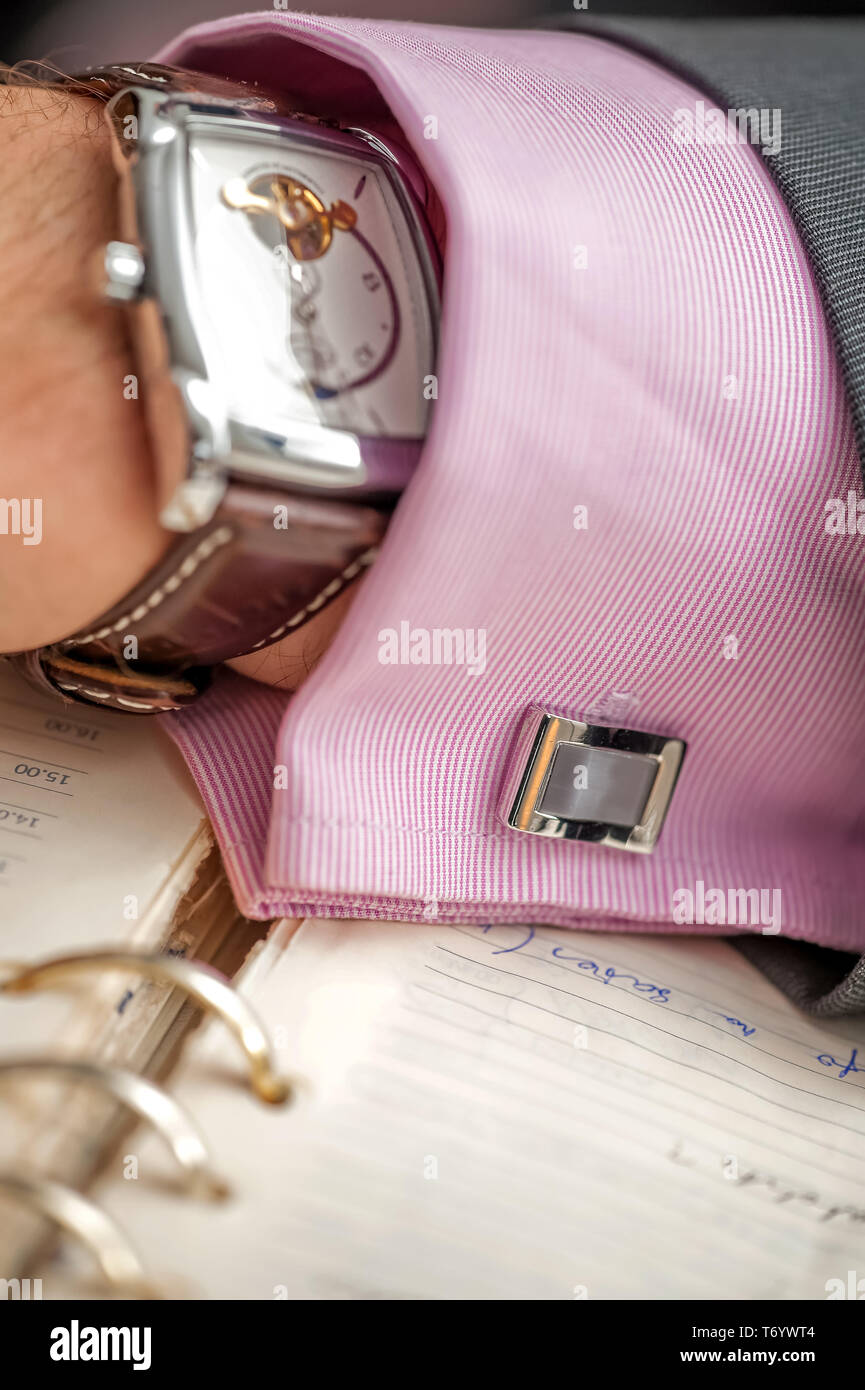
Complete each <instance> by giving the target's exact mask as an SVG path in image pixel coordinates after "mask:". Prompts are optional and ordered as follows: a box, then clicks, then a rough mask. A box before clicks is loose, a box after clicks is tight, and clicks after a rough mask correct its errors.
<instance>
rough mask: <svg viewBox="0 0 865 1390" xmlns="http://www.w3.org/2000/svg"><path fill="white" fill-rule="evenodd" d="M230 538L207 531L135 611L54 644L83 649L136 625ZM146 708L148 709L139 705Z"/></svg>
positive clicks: (228, 533) (222, 530)
mask: <svg viewBox="0 0 865 1390" xmlns="http://www.w3.org/2000/svg"><path fill="white" fill-rule="evenodd" d="M233 537H234V532H233V530H232V529H231V527H230V526H220V527H219V528H218V529H217V530H216V531H211V533H210V535H209V536H205V537H204V540H203V541H201V542H200V543H199V544H198V545H197V546H196V547H195V549H194V550H193V551H192V552H191V554H189V555H187V556H186V558H185V559H184V560H183V561H182V562H181V564H180V565H179V566H178V568H177V569H176V570H175V572H174V574H172V575H171V576H170V577H169V578H168V579H166V580H165V581H164V582H163V584H162V585H161V586H160V587H159V588H158V589H154V590H153V593H152V594H149V595H148V596H147V598H146V599H145V600H144V602H143V603H140V604H139V605H138V607H137V608H133V610H132V611H131V612H130V613H124V615H123V617H122V618H118V619H117V621H116V622H114V623H111V625H110V626H109V627H100V628H99V629H97V631H95V632H88V633H87V635H86V636H85V637H68V638H67V639H66V640H65V641H63V642H58V644H57V645H58V646H59V647H83V646H85V645H86V644H87V643H88V642H101V641H102V640H103V638H105V637H109V636H110V635H111V633H112V632H121V631H122V630H123V628H125V627H126V624H127V623H129V622H139V621H140V619H141V618H143V617H144V616H145V614H147V613H148V612H152V611H153V609H154V608H158V607H159V605H160V604H161V603H163V602H164V600H165V599H166V597H167V596H168V594H173V593H174V591H175V590H176V589H179V588H180V585H181V584H182V582H183V580H184V579H189V578H190V576H191V575H193V574H194V573H195V571H196V570H197V569H198V568H199V567H200V566H201V565H203V564H204V561H205V560H209V559H210V557H211V555H212V554H213V553H214V551H216V550H219V549H220V548H221V547H222V546H223V545H227V544H228V542H229V541H230V540H232V539H233ZM143 708H149V706H143Z"/></svg>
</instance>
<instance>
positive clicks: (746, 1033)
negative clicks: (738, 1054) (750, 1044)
mask: <svg viewBox="0 0 865 1390" xmlns="http://www.w3.org/2000/svg"><path fill="white" fill-rule="evenodd" d="M718 1017H719V1018H722V1019H723V1020H724V1022H725V1023H731V1024H732V1025H733V1027H734V1028H741V1030H742V1037H743V1038H753V1036H754V1034H755V1033H756V1031H757V1029H756V1028H754V1027H750V1028H749V1026H748V1024H747V1023H743V1022H742V1020H741V1018H733V1016H732V1014H718Z"/></svg>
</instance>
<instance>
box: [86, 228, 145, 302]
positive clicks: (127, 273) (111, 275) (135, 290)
mask: <svg viewBox="0 0 865 1390" xmlns="http://www.w3.org/2000/svg"><path fill="white" fill-rule="evenodd" d="M144 271H145V265H144V257H143V255H142V254H141V252H140V251H139V249H138V247H137V246H134V245H132V243H131V242H128V241H109V243H108V245H107V246H106V247H105V250H104V251H100V252H99V258H98V263H97V275H98V280H99V285H98V288H99V291H100V293H101V294H102V295H103V297H104V298H105V299H108V300H110V301H112V302H114V303H126V304H128V303H130V302H132V301H133V300H136V299H139V298H141V289H142V285H143V284H144Z"/></svg>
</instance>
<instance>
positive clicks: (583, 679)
mask: <svg viewBox="0 0 865 1390" xmlns="http://www.w3.org/2000/svg"><path fill="white" fill-rule="evenodd" d="M162 56H163V57H170V58H171V60H173V61H181V62H183V63H185V64H187V65H188V66H192V67H200V68H208V69H213V70H218V71H220V72H223V73H225V74H227V75H237V76H243V77H255V78H257V79H258V80H260V81H262V82H265V83H269V84H273V83H276V84H279V85H280V86H282V87H284V88H286V89H287V90H289V91H291V92H293V93H295V94H297V95H298V96H299V97H306V98H308V99H310V100H312V99H315V98H316V94H318V103H319V105H320V104H321V99H322V98H321V93H322V92H326V93H327V94H328V98H329V100H331V101H332V102H333V103H334V109H335V110H337V109H338V108H339V106H340V105H341V106H342V108H343V109H344V110H345V111H346V112H349V111H350V112H351V113H352V115H353V116H354V117H355V118H356V119H357V120H358V123H362V122H363V120H364V119H367V120H370V121H374V120H375V119H383V118H384V117H385V115H386V113H387V112H388V111H389V112H391V113H392V114H393V117H395V119H396V120H397V122H398V123H399V125H400V127H401V129H402V132H403V136H404V138H405V140H406V142H407V143H408V144H409V145H410V146H411V147H412V148H413V150H414V152H415V154H416V155H417V157H418V159H419V161H420V162H421V164H422V165H423V167H424V168H425V169H426V171H427V173H428V174H429V176H430V177H431V178H432V180H433V181H434V183H435V185H436V187H437V189H438V193H439V195H440V197H441V199H442V202H443V205H444V208H445V211H446V215H447V221H448V251H447V262H446V278H445V292H444V307H443V320H442V339H441V351H440V358H439V363H438V401H437V404H436V407H435V411H434V416H433V424H432V430H431V434H430V436H429V439H428V442H427V445H426V448H425V451H424V455H423V459H422V463H421V466H420V470H419V472H418V474H417V476H416V477H415V479H414V480H413V482H412V483H411V485H410V487H409V489H408V492H407V493H406V495H405V496H404V497H403V499H402V501H401V503H400V506H399V508H398V511H397V515H396V518H395V521H394V523H393V526H392V528H391V530H390V532H389V534H388V536H387V539H386V543H385V545H384V548H383V551H382V554H381V556H380V558H379V560H378V561H377V563H376V565H375V566H374V568H373V570H372V572H371V574H370V576H369V577H368V579H367V580H366V582H365V585H364V588H363V591H362V593H361V594H360V596H359V598H358V601H357V602H356V604H355V605H354V607H353V609H352V612H351V614H350V617H349V620H348V621H347V623H346V624H345V626H344V627H343V629H342V630H341V631H340V633H339V635H338V637H337V639H336V641H335V643H334V645H333V647H332V648H331V650H330V651H329V653H328V654H327V655H326V657H325V658H324V660H323V661H322V663H321V664H320V666H319V667H318V668H317V669H316V670H315V672H314V673H313V675H312V677H311V678H310V679H309V680H308V682H307V683H306V684H305V685H304V687H303V688H302V689H301V691H300V693H299V694H298V695H297V696H295V697H294V698H292V699H288V698H287V697H286V696H285V695H281V694H279V693H277V692H274V691H272V690H269V689H265V688H262V687H257V686H255V685H254V684H252V683H250V682H247V681H245V680H243V679H241V678H240V677H237V676H234V675H232V674H230V673H225V674H224V676H223V677H222V678H221V679H220V680H219V681H218V682H217V685H216V688H215V689H214V691H213V692H212V693H211V694H210V695H208V696H207V697H206V698H205V699H204V700H203V701H202V702H201V704H200V706H199V707H198V708H196V709H194V710H192V711H190V712H188V713H186V714H184V715H182V716H177V717H175V716H169V717H168V720H167V722H168V723H169V726H170V729H171V732H172V734H173V736H174V738H175V739H176V740H177V742H178V744H179V745H180V747H181V749H182V750H183V752H184V754H185V756H186V758H187V760H188V762H189V764H190V766H191V768H192V769H193V772H194V774H195V776H196V778H197V780H198V782H199V785H200V787H201V789H202V792H203V794H204V796H205V799H206V802H207V805H208V807H209V810H210V813H211V815H212V817H213V822H214V826H215V828H216V831H217V834H218V836H219V839H220V841H221V844H222V847H223V849H224V852H225V856H226V860H227V863H228V866H229V870H230V873H231V875H232V879H233V883H234V887H235V890H236V892H237V895H238V899H239V901H240V903H241V905H242V907H243V908H244V909H245V910H246V911H247V912H249V913H250V914H252V915H262V916H268V915H271V914H278V913H285V914H294V915H299V914H306V913H314V914H317V915H327V916H341V915H343V916H345V915H347V916H352V917H363V916H375V917H393V918H400V919H406V920H449V919H458V920H461V921H469V922H481V921H484V922H485V921H495V922H507V921H544V922H549V923H554V924H558V925H562V926H571V925H577V924H580V925H582V926H589V927H596V928H616V929H620V930H621V929H625V930H659V929H661V930H664V929H668V928H669V929H670V930H676V929H677V928H675V927H674V925H673V920H672V903H673V898H674V894H675V893H676V891H677V889H680V888H687V889H690V890H692V891H693V890H694V888H695V885H696V884H697V883H698V882H699V883H702V884H704V885H706V887H707V888H708V887H709V886H714V885H719V886H723V887H724V888H725V889H726V888H728V887H729V886H730V885H736V886H739V887H741V888H743V889H752V888H756V889H769V890H779V891H780V892H781V895H782V902H783V925H782V928H781V929H782V931H783V932H784V933H785V934H789V935H793V936H800V937H805V938H808V939H810V940H818V941H822V942H825V943H828V944H832V945H836V946H844V947H848V948H851V949H854V948H856V947H859V948H861V947H862V946H863V945H865V937H863V928H862V926H861V921H862V913H861V903H862V900H863V892H865V850H863V845H862V837H861V834H860V836H859V843H858V844H857V842H856V838H855V832H856V831H857V829H858V830H861V825H862V817H863V810H865V779H863V778H862V777H861V776H860V775H859V767H858V763H857V761H856V760H855V759H853V758H851V749H853V750H855V749H859V748H861V747H862V746H863V735H865V702H863V700H862V686H863V670H862V667H863V661H865V644H863V642H862V641H861V629H862V616H863V609H865V602H863V600H865V590H863V578H865V568H863V553H865V552H863V549H862V543H861V539H860V538H858V537H857V536H838V535H832V534H828V533H827V530H826V526H825V517H826V503H827V501H828V500H829V499H832V498H836V499H846V498H847V496H848V492H849V491H850V490H857V489H858V486H859V484H858V465H857V459H856V454H855V451H854V445H853V438H852V431H851V424H850V419H849V415H848V410H847V406H846V403H845V398H844V394H843V390H842V386H841V382H840V376H839V371H838V367H837V364H836V361H835V358H834V356H833V352H832V349H831V346H830V342H829V338H828V332H827V328H826V324H825V320H824V316H823V311H822V309H821V306H820V302H819V298H818V295H817V292H816V289H815V285H814V281H813V278H812V275H811V271H810V269H809V266H808V263H807V261H806V259H805V256H804V253H803V251H802V249H801V247H800V245H799V242H798V239H797V236H796V233H795V231H794V229H793V226H792V224H791V221H790V218H789V215H788V213H787V211H786V209H785V207H784V204H783V202H782V200H781V198H780V196H779V194H778V193H777V191H776V190H775V187H774V185H773V183H772V181H771V178H770V176H769V174H768V171H767V169H766V167H765V164H764V163H763V160H762V158H761V156H760V154H759V153H758V152H757V151H756V150H755V149H753V148H751V147H750V146H748V145H745V144H730V143H699V142H691V143H680V142H679V141H678V140H677V138H676V131H677V118H676V115H675V113H676V112H677V111H681V110H683V109H687V110H690V111H693V110H694V108H695V103H696V102H697V101H699V100H700V99H701V94H700V93H699V92H697V91H695V90H694V89H692V88H691V87H689V86H688V85H687V84H686V83H684V82H683V81H682V80H681V79H679V78H678V77H675V76H673V75H671V74H670V73H668V72H666V71H663V70H662V69H661V68H659V67H657V66H655V65H654V64H652V63H650V62H649V61H647V60H646V59H645V58H643V57H640V56H637V55H636V54H634V53H632V52H629V51H628V50H626V49H624V48H620V47H617V46H615V45H613V44H611V43H608V42H606V41H604V40H600V39H597V38H591V37H584V36H577V35H575V34H562V33H550V32H525V31H512V32H508V31H481V30H459V29H449V28H439V27H432V26H425V25H416V24H398V23H383V22H359V21H353V20H339V19H329V18H328V19H325V18H317V17H310V16H301V15H290V14H275V15H254V16H247V17H244V18H241V19H237V20H231V21H223V22H220V23H216V24H212V25H208V26H205V27H203V28H199V29H196V30H193V31H191V32H190V33H189V34H187V35H185V36H184V37H183V38H182V39H181V40H180V41H179V42H178V43H177V44H176V45H174V46H173V48H172V50H171V52H170V54H163V55H162ZM429 117H434V118H435V119H434V121H433V122H432V123H430V121H429V119H428V118H429ZM430 130H434V131H435V136H434V138H427V136H428V133H429V131H430ZM580 508H584V509H585V511H584V512H581V511H578V510H577V509H580ZM436 630H438V631H445V630H448V631H456V632H459V633H462V634H463V651H464V656H465V659H464V660H463V661H462V662H456V661H452V662H441V661H440V662H439V663H438V664H436V663H434V662H433V661H429V662H426V661H424V660H423V659H422V657H423V643H422V642H421V641H420V640H417V641H415V642H414V643H413V637H412V635H413V634H416V633H419V632H420V633H422V632H424V631H425V632H427V633H433V632H435V631H436ZM383 634H384V635H383ZM388 634H392V635H393V636H392V637H391V636H389V635H388ZM730 639H733V641H732V642H731V641H730ZM394 642H395V643H396V645H395V646H394ZM388 651H389V652H390V653H391V655H395V657H396V659H395V660H393V661H392V660H390V659H388V657H387V653H388ZM412 652H414V654H415V656H416V657H418V658H419V659H418V660H416V661H415V660H412ZM469 657H473V659H472V660H470V659H469ZM532 704H540V705H543V706H545V707H548V708H549V709H551V710H554V711H555V712H556V713H560V714H565V715H568V716H572V717H577V718H583V717H586V718H589V719H590V720H591V721H592V722H595V723H607V724H616V723H621V724H623V725H625V726H627V727H633V728H638V729H645V730H647V731H649V732H653V733H661V734H667V735H670V736H673V737H678V738H682V739H685V740H686V741H687V744H688V753H687V757H686V760H685V763H684V767H683V771H682V774H681V777H680V779H679V784H678V786H677V788H676V791H675V794H674V796H673V800H672V803H671V806H670V810H669V813H668V816H667V821H666V824H665V828H664V831H663V834H662V836H661V839H660V841H659V843H658V846H657V848H656V849H655V851H654V852H653V853H652V854H651V855H647V856H640V855H629V854H623V853H621V852H617V851H616V850H612V849H606V848H603V847H600V846H596V845H591V844H575V843H568V842H563V841H555V840H542V839H536V838H533V837H529V836H525V835H522V834H520V833H519V832H516V831H513V830H509V829H507V828H506V827H505V826H504V825H503V824H502V823H501V822H500V821H499V820H498V818H497V816H496V805H497V802H498V798H499V792H500V788H501V785H502V780H503V778H504V776H505V772H506V764H507V758H508V755H509V750H510V748H511V746H512V744H513V740H514V737H515V734H516V732H517V729H518V727H519V724H520V722H521V719H522V717H523V714H524V712H525V710H526V708H527V707H528V706H529V705H532ZM277 767H282V768H284V769H285V773H284V775H283V776H282V777H281V778H280V779H278V780H280V781H284V782H285V783H286V785H285V786H284V787H280V788H279V789H276V788H275V787H274V780H275V778H274V769H275V768H277ZM857 923H858V924H859V925H857ZM680 929H681V930H686V931H694V930H707V931H718V930H723V928H722V927H718V926H712V925H707V926H705V927H700V926H697V927H693V926H686V927H682V928H680Z"/></svg>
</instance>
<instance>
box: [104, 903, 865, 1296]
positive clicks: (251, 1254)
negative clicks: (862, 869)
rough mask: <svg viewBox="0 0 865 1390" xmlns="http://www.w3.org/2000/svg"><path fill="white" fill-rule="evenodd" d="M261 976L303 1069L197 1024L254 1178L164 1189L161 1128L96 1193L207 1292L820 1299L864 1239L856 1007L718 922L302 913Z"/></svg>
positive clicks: (209, 1077) (239, 1171) (241, 1160)
mask: <svg viewBox="0 0 865 1390" xmlns="http://www.w3.org/2000/svg"><path fill="white" fill-rule="evenodd" d="M243 988H244V990H245V992H246V993H247V994H248V995H249V997H250V998H251V999H252V1000H253V1002H254V1003H255V1005H256V1007H257V1008H258V1009H259V1010H260V1012H261V1013H262V1014H263V1015H264V1017H265V1019H266V1021H267V1023H268V1024H269V1026H270V1028H271V1030H272V1031H273V1032H274V1033H275V1035H276V1038H277V1041H278V1043H279V1045H280V1053H281V1056H282V1058H283V1059H284V1062H285V1065H286V1066H290V1067H293V1068H296V1069H297V1070H299V1071H300V1072H302V1073H303V1074H304V1075H305V1076H306V1077H307V1078H308V1089H307V1091H306V1094H305V1095H304V1097H303V1099H302V1100H301V1101H300V1102H298V1104H297V1105H296V1106H295V1107H294V1108H293V1109H291V1110H288V1111H282V1112H279V1111H269V1110H267V1109H265V1108H264V1107H261V1106H260V1105H256V1103H255V1102H254V1101H253V1100H252V1099H251V1098H250V1097H249V1096H248V1095H247V1094H246V1093H245V1092H243V1091H241V1090H239V1089H237V1088H236V1087H235V1088H233V1089H226V1077H227V1076H231V1075H234V1076H237V1075H238V1064H237V1058H236V1056H235V1054H234V1052H233V1050H232V1048H231V1047H230V1046H228V1045H227V1044H226V1042H225V1039H224V1036H223V1034H221V1033H220V1032H219V1030H218V1029H215V1028H214V1029H209V1030H208V1031H207V1032H206V1033H205V1034H204V1036H203V1037H202V1038H201V1039H200V1040H199V1041H198V1042H196V1043H195V1045H194V1046H193V1049H192V1051H191V1052H190V1054H188V1057H187V1060H186V1061H185V1062H184V1064H183V1068H182V1071H181V1074H180V1076H179V1077H178V1079H177V1080H178V1084H177V1087H176V1088H175V1089H176V1090H177V1092H178V1094H179V1095H180V1097H181V1098H182V1099H183V1100H184V1101H185V1102H186V1103H187V1104H189V1105H190V1107H191V1108H192V1111H193V1113H194V1114H195V1115H196V1116H197V1118H198V1119H199V1121H200V1122H201V1124H202V1126H203V1128H204V1129H205V1132H207V1133H208V1134H209V1135H210V1137H211V1139H212V1141H213V1142H214V1145H215V1148H216V1152H217V1155H218V1158H219V1162H220V1166H221V1168H222V1169H223V1171H224V1172H226V1173H227V1174H228V1175H229V1176H231V1177H232V1178H233V1180H234V1182H235V1184H236V1187H237V1197H236V1200H235V1201H234V1202H233V1203H232V1204H229V1205H228V1206H226V1207H225V1208H223V1209H220V1210H213V1209H211V1210H208V1209H206V1208H202V1207H197V1206H195V1205H194V1204H192V1203H189V1202H185V1201H183V1200H182V1199H178V1200H177V1201H174V1202H167V1201H166V1199H165V1196H164V1192H162V1193H160V1191H159V1188H158V1182H159V1178H160V1175H162V1177H163V1178H164V1176H165V1168H164V1160H163V1159H162V1156H161V1154H160V1153H159V1152H158V1149H157V1147H156V1146H155V1145H153V1144H152V1143H149V1142H145V1141H142V1143H141V1146H140V1164H141V1166H140V1169H139V1174H140V1176H139V1178H138V1180H137V1181H135V1182H120V1181H112V1180H111V1179H110V1178H107V1179H106V1181H105V1183H104V1184H103V1185H102V1188H101V1191H100V1193H99V1195H100V1196H101V1198H102V1199H103V1200H104V1201H105V1203H106V1205H107V1206H108V1207H109V1209H110V1210H111V1211H112V1212H114V1214H115V1215H117V1216H118V1218H119V1219H120V1220H121V1221H122V1223H123V1224H124V1225H125V1226H126V1228H127V1229H128V1230H129V1231H130V1233H131V1234H132V1235H133V1236H134V1237H135V1239H136V1240H137V1242H138V1245H139V1247H140V1248H141V1250H142V1252H143V1253H144V1255H145V1257H146V1258H147V1259H148V1261H149V1263H150V1264H151V1266H152V1267H153V1268H154V1270H155V1271H156V1272H158V1273H159V1274H161V1275H163V1276H166V1277H168V1278H169V1279H172V1278H174V1279H176V1278H177V1277H178V1276H184V1275H185V1276H186V1277H187V1278H188V1279H189V1280H190V1281H191V1284H190V1289H191V1291H192V1292H194V1293H196V1294H197V1295H199V1296H208V1297H217V1298H238V1297H239V1298H273V1297H289V1298H378V1297H381V1298H401V1297H407V1298H413V1297H415V1298H519V1299H525V1298H545V1299H546V1298H549V1299H574V1298H584V1297H588V1298H638V1297H651V1298H682V1297H689V1298H718V1297H720V1298H728V1299H746V1298H755V1297H769V1298H789V1297H805V1298H815V1299H820V1298H825V1297H826V1296H827V1288H826V1286H827V1282H828V1281H830V1280H832V1279H835V1278H837V1279H841V1280H846V1279H847V1272H848V1270H851V1269H854V1270H855V1269H856V1268H857V1267H858V1266H857V1260H858V1262H859V1265H861V1262H862V1261H861V1252H862V1242H863V1233H865V1188H863V1183H862V1178H863V1167H865V1142H863V1141H865V1089H863V1087H865V1060H863V1061H862V1064H861V1069H857V1068H859V1061H860V1057H863V1058H865V1046H863V1043H862V1038H863V1032H865V1029H863V1025H862V1024H861V1023H858V1024H855V1023H850V1022H844V1023H833V1024H832V1025H831V1026H826V1025H823V1026H818V1025H816V1024H814V1023H813V1022H811V1021H809V1020H807V1019H806V1018H804V1017H803V1016H802V1015H800V1014H799V1013H798V1012H797V1011H796V1010H795V1009H794V1008H793V1007H792V1006H790V1005H789V1004H788V1003H787V1002H786V1001H785V999H784V998H783V997H782V996H781V995H779V994H778V993H777V992H776V991H775V990H774V989H773V988H772V987H771V986H770V985H768V984H767V983H766V982H765V981H764V980H763V978H762V977H761V976H760V975H759V974H758V973H757V972H756V971H755V970H754V969H753V968H752V967H751V966H750V965H748V964H747V963H746V962H745V961H743V960H742V959H740V958H739V956H738V955H737V954H736V952H735V951H734V950H733V949H732V948H731V947H729V946H727V945H725V944H724V943H722V942H717V941H710V940H706V939H704V938H701V939H693V940H689V939H681V938H677V939H676V940H670V939H667V940H665V939H663V938H659V937H649V936H633V935H632V936H618V935H616V936H614V935H608V934H606V933H605V934H597V935H596V934H591V935H590V934H584V933H580V932H566V931H557V930H555V929H552V928H550V929H547V928H540V929H535V930H532V929H531V928H522V927H494V928H489V929H487V930H484V929H483V928H481V927H475V926H472V927H435V926H429V927H426V926H403V925H400V924H394V923H370V922H350V923H331V922H313V921H308V922H306V923H304V924H303V925H302V927H301V928H300V930H299V931H298V932H297V933H296V935H295V936H294V938H293V939H292V941H291V944H290V945H289V946H288V948H287V949H286V948H285V946H284V942H283V941H282V939H281V937H280V934H279V933H277V935H276V937H275V938H273V939H272V940H271V942H270V943H269V944H268V946H267V947H266V948H265V950H264V952H263V953H262V955H261V956H260V957H259V958H258V960H257V961H256V962H255V964H254V966H253V967H252V969H251V970H250V971H249V972H248V973H247V975H246V976H245V978H244V980H243ZM138 1151H139V1150H138V1149H137V1148H136V1152H138Z"/></svg>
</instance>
